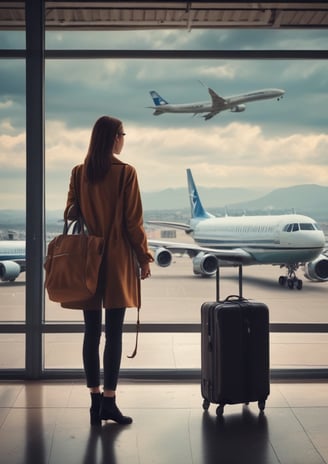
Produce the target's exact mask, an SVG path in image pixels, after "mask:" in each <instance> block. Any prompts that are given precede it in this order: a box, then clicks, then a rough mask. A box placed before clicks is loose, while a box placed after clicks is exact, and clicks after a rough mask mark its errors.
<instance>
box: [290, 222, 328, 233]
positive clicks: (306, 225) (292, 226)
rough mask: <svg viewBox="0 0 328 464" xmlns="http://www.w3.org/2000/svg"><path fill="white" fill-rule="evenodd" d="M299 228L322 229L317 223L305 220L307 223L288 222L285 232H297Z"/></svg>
mask: <svg viewBox="0 0 328 464" xmlns="http://www.w3.org/2000/svg"><path fill="white" fill-rule="evenodd" d="M297 230H320V227H319V226H318V225H317V224H314V223H310V222H305V223H301V224H298V223H296V222H295V223H293V224H286V225H285V227H284V228H283V231H284V232H296V231H297Z"/></svg>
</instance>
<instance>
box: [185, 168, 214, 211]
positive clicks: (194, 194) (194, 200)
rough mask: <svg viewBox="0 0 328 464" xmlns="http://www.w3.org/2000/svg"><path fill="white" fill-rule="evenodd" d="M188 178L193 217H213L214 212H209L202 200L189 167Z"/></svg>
mask: <svg viewBox="0 0 328 464" xmlns="http://www.w3.org/2000/svg"><path fill="white" fill-rule="evenodd" d="M187 179H188V191H189V200H190V207H191V217H192V218H197V219H206V218H210V217H213V215H212V214H210V213H208V212H207V211H206V210H205V209H204V207H203V205H202V202H201V201H200V198H199V194H198V191H197V188H196V185H195V182H194V179H193V176H192V174H191V170H190V169H187Z"/></svg>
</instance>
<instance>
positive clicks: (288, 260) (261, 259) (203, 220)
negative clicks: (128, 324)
mask: <svg viewBox="0 0 328 464" xmlns="http://www.w3.org/2000/svg"><path fill="white" fill-rule="evenodd" d="M187 178H188V190H189V196H190V206H191V216H192V217H191V220H190V224H180V223H172V222H165V221H147V222H148V223H149V224H154V225H159V226H165V227H173V228H176V229H182V230H184V231H185V232H186V233H187V234H190V235H191V236H192V237H193V239H194V242H195V243H194V244H188V243H174V242H170V241H162V240H148V244H149V246H150V248H151V249H153V250H154V252H155V262H156V264H158V265H159V266H161V267H167V266H169V265H170V264H171V262H172V253H182V252H187V253H188V255H189V256H190V257H191V258H192V260H193V271H194V274H199V275H202V276H212V275H213V274H215V272H216V269H217V265H218V262H219V263H220V265H222V266H234V265H238V264H243V265H252V264H272V265H279V266H280V267H281V268H282V267H285V268H286V275H283V276H280V277H279V284H280V285H282V286H287V287H289V288H290V289H293V288H297V289H299V290H300V289H301V288H302V286H303V283H302V280H300V279H298V278H297V277H296V271H297V269H298V268H299V266H304V275H305V277H307V278H308V279H309V280H315V281H321V282H323V281H327V280H328V257H327V256H325V255H324V254H323V250H324V247H325V236H324V233H323V231H322V230H321V229H320V227H319V225H318V224H317V223H316V222H315V221H314V220H313V219H311V218H310V217H307V216H303V215H299V214H285V215H277V216H273V215H272V216H240V217H229V216H226V217H215V216H213V215H212V214H210V213H208V212H207V211H206V210H205V209H204V208H203V205H202V203H201V200H200V197H199V194H198V191H197V188H196V185H195V183H194V179H193V177H192V173H191V171H190V169H187Z"/></svg>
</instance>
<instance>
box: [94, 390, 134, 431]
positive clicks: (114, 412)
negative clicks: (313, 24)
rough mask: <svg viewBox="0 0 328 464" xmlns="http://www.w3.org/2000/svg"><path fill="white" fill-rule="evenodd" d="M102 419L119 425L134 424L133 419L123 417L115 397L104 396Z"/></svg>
mask: <svg viewBox="0 0 328 464" xmlns="http://www.w3.org/2000/svg"><path fill="white" fill-rule="evenodd" d="M100 419H102V420H113V421H115V422H117V423H118V424H122V425H128V424H131V422H132V417H129V416H123V414H122V413H121V411H120V410H119V409H118V407H117V406H116V402H115V397H113V398H111V397H108V396H103V397H102V400H101V405H100Z"/></svg>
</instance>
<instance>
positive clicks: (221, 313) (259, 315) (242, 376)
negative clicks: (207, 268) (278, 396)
mask: <svg viewBox="0 0 328 464" xmlns="http://www.w3.org/2000/svg"><path fill="white" fill-rule="evenodd" d="M217 279H219V276H218V277H217ZM241 279H242V271H241V267H240V268H239V290H240V295H238V296H235V295H232V296H229V297H228V298H227V299H226V300H224V301H214V302H206V303H203V304H202V306H201V393H202V396H203V399H204V401H203V408H204V409H208V407H209V405H210V403H216V404H218V405H219V407H218V408H217V414H218V415H221V414H222V413H223V408H224V405H225V404H237V403H246V404H248V403H249V402H251V401H257V402H258V406H259V408H260V410H263V409H264V408H265V401H266V399H267V397H268V395H269V393H270V370H269V310H268V307H267V306H266V305H265V304H264V303H260V302H257V301H252V300H247V299H245V298H243V297H242V296H241V293H242V284H241ZM217 292H219V287H217ZM218 296H219V295H218Z"/></svg>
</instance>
